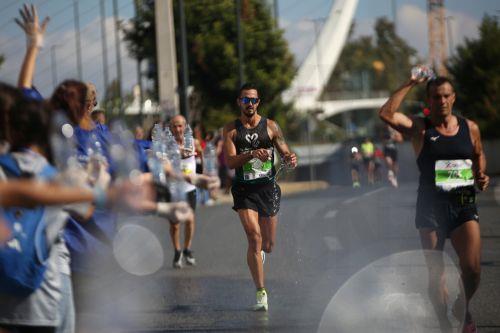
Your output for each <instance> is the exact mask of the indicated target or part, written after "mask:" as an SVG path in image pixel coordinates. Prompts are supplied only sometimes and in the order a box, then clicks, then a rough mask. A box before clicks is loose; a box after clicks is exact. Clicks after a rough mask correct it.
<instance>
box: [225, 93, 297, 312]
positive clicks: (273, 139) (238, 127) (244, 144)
mask: <svg viewBox="0 0 500 333" xmlns="http://www.w3.org/2000/svg"><path fill="white" fill-rule="evenodd" d="M236 102H237V105H238V107H239V109H240V113H241V114H240V117H239V118H238V119H236V120H235V121H233V122H230V123H228V124H227V125H226V126H225V127H224V152H225V156H226V162H227V165H228V167H229V168H231V169H236V177H235V180H234V183H233V187H232V189H231V192H232V195H233V199H234V206H233V209H234V210H235V211H237V212H238V215H239V217H240V220H241V223H242V225H243V229H244V230H245V233H246V235H247V239H248V250H247V263H248V267H249V269H250V273H251V274H252V278H253V281H254V283H255V287H256V288H257V295H256V298H257V302H256V305H255V306H254V310H257V311H267V309H268V303H267V291H266V289H265V287H264V269H263V264H264V258H265V253H271V251H272V248H273V245H274V242H275V237H276V225H277V223H278V217H277V214H278V211H279V206H280V199H281V190H280V187H279V186H278V184H276V179H275V176H276V170H275V168H274V149H277V151H278V153H279V154H280V155H281V157H282V159H283V161H284V163H286V164H287V165H288V166H289V167H292V168H294V167H296V166H297V158H296V156H295V154H293V153H292V152H291V151H290V149H289V147H288V145H287V144H286V142H285V138H284V137H283V133H282V132H281V129H280V128H279V126H278V124H277V123H276V122H274V121H273V120H270V119H266V118H264V117H262V116H260V115H259V114H258V113H257V108H258V107H259V103H260V99H259V93H258V91H257V88H256V87H255V86H254V85H252V84H249V83H247V84H244V85H243V86H242V87H241V89H240V91H239V96H238V99H237V101H236Z"/></svg>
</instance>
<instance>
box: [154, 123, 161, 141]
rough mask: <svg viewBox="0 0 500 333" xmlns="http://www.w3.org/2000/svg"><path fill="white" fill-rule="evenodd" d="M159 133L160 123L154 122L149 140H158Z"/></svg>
mask: <svg viewBox="0 0 500 333" xmlns="http://www.w3.org/2000/svg"><path fill="white" fill-rule="evenodd" d="M161 133H162V126H161V124H155V125H154V126H153V130H152V131H151V141H153V142H155V141H160V137H161Z"/></svg>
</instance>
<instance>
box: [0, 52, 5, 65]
mask: <svg viewBox="0 0 500 333" xmlns="http://www.w3.org/2000/svg"><path fill="white" fill-rule="evenodd" d="M4 61H5V58H4V56H3V54H0V67H2V64H3V62H4Z"/></svg>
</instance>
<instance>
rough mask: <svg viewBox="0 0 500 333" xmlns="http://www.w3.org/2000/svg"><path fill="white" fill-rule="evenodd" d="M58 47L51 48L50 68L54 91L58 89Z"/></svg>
mask: <svg viewBox="0 0 500 333" xmlns="http://www.w3.org/2000/svg"><path fill="white" fill-rule="evenodd" d="M57 46H58V45H52V46H51V47H50V68H51V69H52V86H53V87H54V90H55V89H56V87H57V57H56V47H57Z"/></svg>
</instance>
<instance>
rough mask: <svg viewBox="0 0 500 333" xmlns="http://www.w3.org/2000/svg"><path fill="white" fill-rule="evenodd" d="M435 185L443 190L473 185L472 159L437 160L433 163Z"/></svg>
mask: <svg viewBox="0 0 500 333" xmlns="http://www.w3.org/2000/svg"><path fill="white" fill-rule="evenodd" d="M435 171H436V187H437V188H438V189H440V190H443V191H451V190H453V189H456V188H459V187H467V186H474V174H473V172H472V161H471V160H469V159H467V160H439V161H436V164H435Z"/></svg>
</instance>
